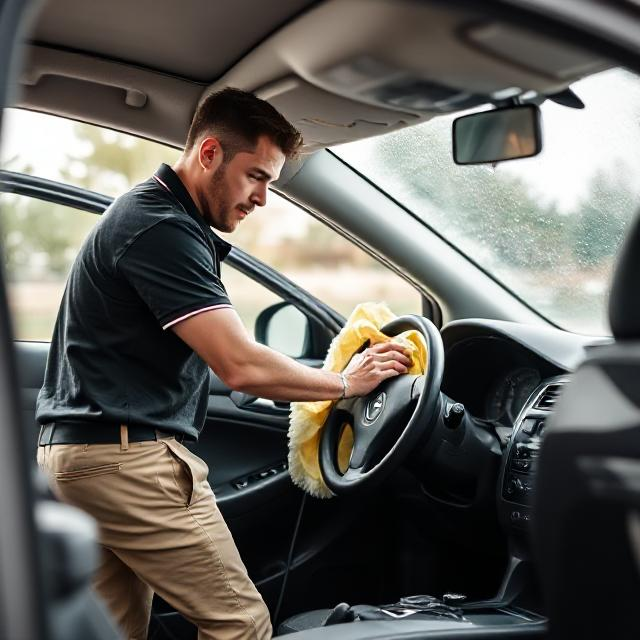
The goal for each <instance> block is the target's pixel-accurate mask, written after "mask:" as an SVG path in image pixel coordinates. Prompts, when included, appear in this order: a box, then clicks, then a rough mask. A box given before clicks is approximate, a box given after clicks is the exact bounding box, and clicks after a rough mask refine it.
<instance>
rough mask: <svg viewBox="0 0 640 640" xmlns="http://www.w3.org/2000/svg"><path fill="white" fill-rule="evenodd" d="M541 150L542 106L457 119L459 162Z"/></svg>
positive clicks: (499, 158)
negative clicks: (540, 107)
mask: <svg viewBox="0 0 640 640" xmlns="http://www.w3.org/2000/svg"><path fill="white" fill-rule="evenodd" d="M541 150H542V128H541V126H540V109H539V108H538V107H537V106H536V105H533V104H526V105H518V106H515V107H505V108H504V109H493V110H492V111H482V112H481V113H472V114H470V115H468V116H462V117H461V118H456V119H455V120H454V121H453V159H454V161H455V163H456V164H481V163H489V162H502V161H504V160H514V159H515V158H529V157H530V156H535V155H537V154H538V153H540V151H541Z"/></svg>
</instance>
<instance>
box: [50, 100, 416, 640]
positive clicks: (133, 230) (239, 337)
mask: <svg viewBox="0 0 640 640" xmlns="http://www.w3.org/2000/svg"><path fill="white" fill-rule="evenodd" d="M300 144H301V139H300V134H299V133H298V132H297V131H296V130H295V129H294V128H293V127H292V126H291V125H290V124H289V123H288V122H287V121H286V120H285V119H284V118H283V117H282V116H281V115H280V114H279V113H278V112H277V111H276V110H275V109H273V107H271V106H270V105H269V104H268V103H266V102H264V101H262V100H259V99H258V98H256V97H255V96H253V95H251V94H247V93H243V92H241V91H238V90H234V89H226V90H224V91H221V92H219V93H216V94H212V95H210V96H209V97H208V98H206V99H205V100H204V101H203V102H202V104H201V105H200V106H199V107H198V110H197V112H196V114H195V116H194V119H193V122H192V125H191V128H190V130H189V134H188V138H187V143H186V146H185V150H184V153H183V155H182V156H181V157H180V159H179V160H178V162H176V164H175V165H174V167H173V168H170V167H168V166H166V165H162V166H161V167H160V168H159V169H158V171H157V172H156V174H155V175H154V176H152V177H151V178H150V179H149V180H147V181H146V182H144V183H142V184H140V185H138V186H136V187H135V188H134V189H132V190H131V191H130V192H129V193H127V194H125V195H123V196H121V197H120V198H118V199H117V200H116V201H115V202H114V203H113V204H112V205H111V207H109V209H108V211H107V212H105V214H104V216H103V217H102V219H101V220H100V222H99V223H98V224H97V225H96V227H95V228H94V230H93V231H92V232H91V234H90V235H89V236H88V238H87V240H86V241H85V243H84V245H83V247H82V249H81V251H80V253H79V255H78V257H77V259H76V261H75V263H74V265H73V267H72V270H71V273H70V276H69V281H68V283H67V288H66V291H65V294H64V297H63V300H62V303H61V306H60V311H59V314H58V319H57V322H56V326H55V329H54V336H53V340H52V343H51V350H50V354H49V360H48V363H47V369H46V374H45V381H44V386H43V388H42V390H41V392H40V394H39V396H38V403H37V418H38V420H39V422H40V423H41V424H42V425H43V427H42V429H41V435H40V441H39V444H40V446H39V451H38V462H39V464H40V466H41V467H42V468H43V469H45V470H46V472H47V474H48V476H49V478H50V481H51V485H52V489H53V490H54V491H55V493H56V494H57V495H58V496H59V497H60V499H62V500H64V501H67V502H69V503H71V504H75V505H77V506H79V507H80V508H82V509H84V510H86V511H88V512H89V513H90V514H91V515H93V516H94V517H95V518H96V520H97V521H98V524H99V527H100V542H101V544H102V545H103V549H104V551H103V561H102V564H101V567H100V569H99V571H98V574H97V576H96V580H95V584H96V589H97V591H98V593H99V594H100V595H101V596H102V598H103V599H104V600H105V602H106V603H107V605H108V606H109V608H110V609H111V611H112V613H113V615H114V616H115V619H116V620H117V622H118V623H119V624H120V626H121V628H122V629H123V631H124V632H125V634H126V635H127V637H129V638H135V639H140V640H142V639H144V638H146V637H147V627H148V623H149V615H150V608H151V599H152V595H153V591H155V592H157V593H158V594H159V595H160V596H162V597H163V598H164V599H165V600H166V601H167V602H168V603H170V604H171V605H172V606H173V607H175V609H176V610H178V611H179V612H181V613H182V614H183V615H184V616H185V617H187V618H188V619H189V620H191V621H192V622H193V623H194V624H196V625H197V626H198V630H199V638H201V639H204V638H223V639H232V638H233V639H235V638H260V639H261V638H268V637H270V635H271V624H270V621H269V613H268V610H267V608H266V607H265V605H264V603H263V601H262V598H261V597H260V594H259V593H258V592H257V590H256V588H255V586H254V585H253V583H252V582H251V580H250V579H249V577H248V575H247V572H246V569H245V567H244V565H243V563H242V561H241V560H240V557H239V555H238V551H237V549H236V547H235V544H234V542H233V539H232V537H231V535H230V533H229V531H228V529H227V527H226V524H225V522H224V520H223V518H222V516H221V514H220V512H219V511H218V508H217V506H216V503H215V499H214V496H213V493H212V491H211V488H210V486H209V484H208V482H207V476H208V469H207V466H206V464H205V463H204V462H203V461H202V460H200V459H199V458H198V457H197V456H195V455H194V454H193V453H191V452H190V451H189V450H188V449H186V448H185V447H184V446H183V445H182V444H181V442H182V440H183V439H185V438H186V439H189V440H196V439H197V437H198V432H199V430H200V429H201V428H202V425H203V424H204V420H205V415H206V407H207V397H208V384H209V383H208V380H209V378H208V371H207V367H211V369H213V371H214V372H215V374H216V375H217V376H218V377H219V378H220V379H221V380H222V381H223V382H224V383H225V384H227V385H228V386H229V387H230V388H232V389H237V390H240V391H244V392H247V393H251V394H254V395H256V396H261V397H264V398H272V399H287V400H316V399H317V400H320V399H334V398H336V399H337V398H340V397H343V396H345V395H357V394H365V393H368V392H369V391H371V390H372V389H374V388H375V387H376V386H377V385H378V384H379V383H380V382H381V381H382V380H384V379H385V378H388V377H390V376H393V375H398V374H399V373H403V372H405V371H406V366H407V365H408V364H409V359H408V358H407V357H406V355H405V354H404V353H403V352H402V348H401V347H399V346H398V345H395V344H389V345H378V346H376V347H373V348H370V349H368V350H367V351H366V352H365V353H364V354H363V355H360V356H358V357H356V358H354V360H353V361H352V362H351V363H350V364H349V366H348V367H347V369H346V370H345V372H344V373H343V374H336V373H331V372H326V371H318V370H315V369H313V368H309V367H305V366H303V365H300V364H298V363H297V362H296V361H294V360H292V359H290V358H288V357H286V356H284V355H282V354H279V353H277V352H275V351H272V350H271V349H268V348H267V347H265V346H263V345H260V344H257V343H256V342H255V341H254V340H253V339H252V338H251V337H250V336H249V335H248V334H247V332H246V330H245V329H244V327H243V325H242V323H241V321H240V319H239V318H238V316H237V315H236V313H235V311H234V310H233V308H232V306H231V302H230V301H229V298H228V297H227V293H226V291H225V288H224V286H223V284H222V282H221V280H220V260H222V259H223V258H224V257H225V256H226V254H227V253H228V251H229V249H230V246H229V245H228V244H227V243H226V242H224V241H223V240H222V239H220V238H219V237H218V236H216V235H215V233H213V231H212V230H211V227H214V228H215V229H217V230H219V231H225V232H228V231H233V230H234V229H235V228H236V227H237V225H238V224H239V222H240V221H241V220H242V219H243V218H245V217H246V216H247V215H249V214H250V213H251V212H252V211H253V209H254V208H255V207H256V206H263V205H264V204H265V202H266V198H267V187H268V185H269V183H270V182H272V181H273V180H275V179H277V177H278V176H279V174H280V170H281V169H282V166H283V164H284V161H285V158H286V157H288V156H289V157H290V156H292V155H293V154H295V153H296V152H297V150H298V148H299V146H300Z"/></svg>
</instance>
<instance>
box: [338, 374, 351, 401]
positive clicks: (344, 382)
mask: <svg viewBox="0 0 640 640" xmlns="http://www.w3.org/2000/svg"><path fill="white" fill-rule="evenodd" d="M338 375H339V376H340V382H342V395H341V396H340V398H338V399H339V400H343V399H344V398H347V397H348V394H349V381H348V380H347V375H346V374H345V373H342V372H340V373H339V374H338Z"/></svg>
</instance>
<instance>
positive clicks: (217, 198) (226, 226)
mask: <svg viewBox="0 0 640 640" xmlns="http://www.w3.org/2000/svg"><path fill="white" fill-rule="evenodd" d="M203 195H204V194H203ZM201 202H202V208H203V211H202V215H203V217H204V219H205V221H206V222H207V224H208V225H209V226H211V227H213V228H214V229H216V230H217V231H221V232H222V233H231V232H232V231H235V229H236V227H237V226H238V223H239V220H238V219H237V218H234V216H233V212H234V207H232V206H231V205H230V204H229V199H228V197H227V181H226V165H224V164H222V165H220V166H219V167H218V168H217V169H216V171H215V173H214V174H213V175H212V176H211V182H210V185H209V189H208V194H207V195H204V197H201ZM210 204H211V206H209V205H210Z"/></svg>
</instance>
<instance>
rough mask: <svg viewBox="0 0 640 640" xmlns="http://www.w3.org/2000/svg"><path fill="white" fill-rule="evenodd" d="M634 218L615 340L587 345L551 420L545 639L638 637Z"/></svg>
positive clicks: (542, 549) (638, 232)
mask: <svg viewBox="0 0 640 640" xmlns="http://www.w3.org/2000/svg"><path fill="white" fill-rule="evenodd" d="M638 282H640V217H639V218H636V220H635V222H634V224H633V225H632V228H631V230H630V232H629V233H628V235H627V239H626V242H625V244H624V246H623V249H622V252H621V254H620V259H619V261H618V265H617V268H616V272H615V275H614V280H613V284H612V288H611V294H610V298H609V320H610V324H611V329H612V333H613V335H614V337H615V343H613V344H610V345H606V346H601V347H595V348H592V351H591V353H590V354H589V355H588V357H587V358H586V360H585V361H584V362H583V363H582V364H581V366H580V367H579V368H578V370H577V371H576V372H575V374H574V375H573V377H572V380H571V382H570V384H568V385H567V386H566V388H565V391H564V392H563V394H562V397H561V398H560V399H559V400H558V402H557V404H556V409H555V411H554V414H553V416H552V417H551V418H550V420H549V425H548V429H547V430H546V435H545V440H544V443H543V445H542V450H541V455H540V468H539V472H538V477H537V485H536V507H535V519H534V543H535V548H536V552H537V554H536V555H537V558H538V563H537V564H538V567H539V572H540V579H541V586H542V592H543V595H544V596H545V599H546V604H547V613H548V615H549V628H550V637H551V638H582V639H585V640H588V639H590V638H594V639H595V638H617V639H620V640H624V639H626V638H629V639H630V638H637V637H638V617H637V603H638V601H640V570H639V566H640V296H638Z"/></svg>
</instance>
